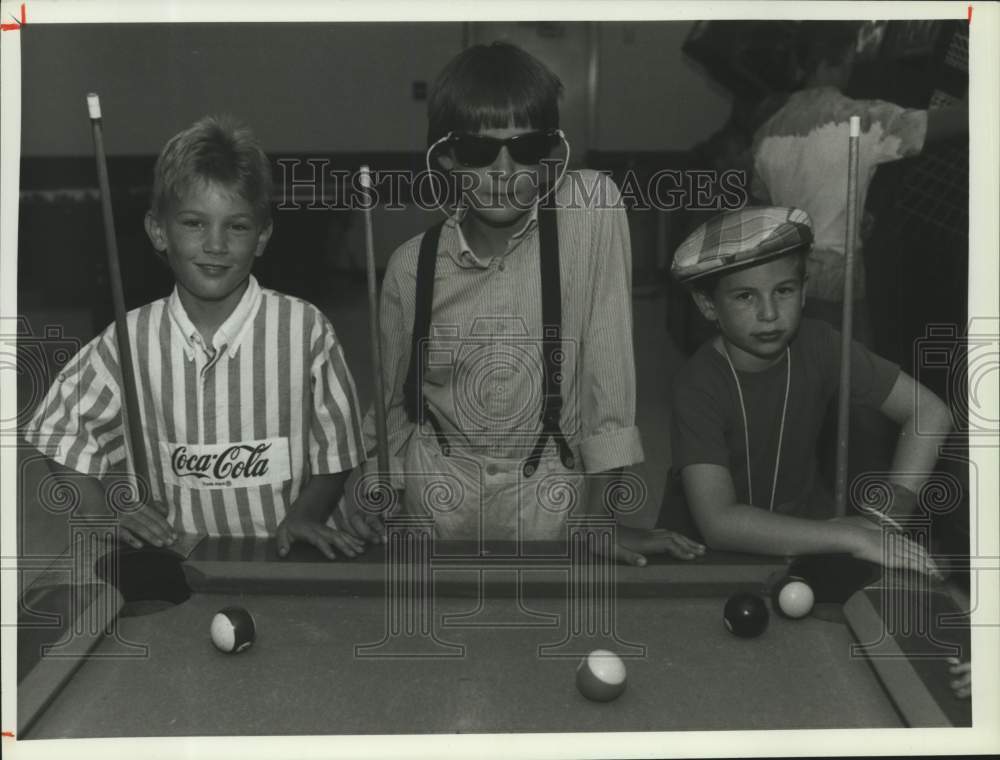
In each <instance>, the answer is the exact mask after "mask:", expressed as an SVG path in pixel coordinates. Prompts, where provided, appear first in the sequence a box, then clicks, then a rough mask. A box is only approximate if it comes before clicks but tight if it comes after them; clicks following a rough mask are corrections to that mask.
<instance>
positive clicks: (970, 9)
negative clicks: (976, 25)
mask: <svg viewBox="0 0 1000 760" xmlns="http://www.w3.org/2000/svg"><path fill="white" fill-rule="evenodd" d="M969 23H970V24H971V23H972V6H971V5H970V6H969Z"/></svg>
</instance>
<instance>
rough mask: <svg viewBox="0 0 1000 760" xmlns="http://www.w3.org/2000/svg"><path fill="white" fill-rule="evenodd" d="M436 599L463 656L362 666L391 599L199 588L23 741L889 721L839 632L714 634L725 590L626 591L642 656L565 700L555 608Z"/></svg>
mask: <svg viewBox="0 0 1000 760" xmlns="http://www.w3.org/2000/svg"><path fill="white" fill-rule="evenodd" d="M438 601H439V606H438V608H437V609H438V614H437V615H435V617H434V628H435V631H436V632H437V635H438V637H439V638H440V639H442V640H446V641H448V642H450V643H453V644H456V645H463V646H464V648H465V649H464V654H463V655H462V656H460V657H453V658H385V659H369V658H365V659H359V658H357V657H356V656H355V645H359V644H366V643H375V642H378V641H380V640H382V639H383V637H384V634H385V628H386V620H387V618H386V608H385V602H384V601H383V600H382V599H380V598H377V597H369V596H357V597H352V596H339V597H334V596H327V597H310V596H290V595H274V596H270V595H245V596H241V595H239V594H211V593H204V594H195V595H194V596H192V598H191V599H189V600H188V601H187V602H184V603H183V604H181V605H179V606H177V607H174V608H172V609H168V610H164V611H160V612H156V613H153V614H149V615H144V616H141V617H128V618H122V619H121V620H120V621H119V631H120V635H121V636H122V637H123V638H125V639H128V640H130V641H133V642H141V643H145V644H148V645H149V655H148V657H147V658H145V659H117V660H116V659H91V660H89V661H87V662H85V663H84V664H83V665H82V667H81V669H80V670H79V671H78V672H77V674H76V675H75V676H74V677H73V679H72V680H71V681H70V683H69V684H68V685H67V686H66V687H65V688H64V689H63V690H62V691H61V692H60V693H59V694H58V695H57V696H56V698H55V700H54V701H53V703H52V704H51V706H50V707H49V709H48V710H47V712H46V714H45V715H43V716H42V718H41V719H40V720H39V722H38V724H37V725H36V726H35V728H34V729H33V731H32V734H31V737H32V738H47V737H89V736H158V735H220V734H250V735H253V734H307V733H308V734H336V733H423V732H474V731H489V732H509V731H626V730H628V731H651V730H682V729H684V730H713V729H756V728H770V729H790V728H835V727H844V728H847V727H850V728H861V727H893V726H899V725H900V718H899V716H898V715H897V713H896V712H895V710H894V708H893V707H892V706H891V703H890V700H889V699H888V698H887V696H886V695H885V694H884V692H883V690H882V688H881V686H880V685H879V683H878V681H877V680H876V678H875V676H874V675H873V673H872V671H871V669H870V667H869V665H868V664H867V663H866V662H865V661H864V660H860V659H853V658H852V657H851V656H850V652H849V649H850V644H851V643H852V642H853V639H852V638H851V635H850V632H849V630H848V628H847V627H846V626H845V625H843V624H838V623H830V622H824V621H820V620H815V619H806V620H801V621H788V620H783V619H780V618H777V617H775V616H772V618H771V623H770V626H769V628H768V630H767V631H766V632H765V633H764V635H763V636H761V637H760V638H757V639H753V640H742V639H737V638H735V637H733V636H732V635H730V634H729V633H727V632H726V630H725V628H724V626H723V624H722V619H721V616H722V606H723V602H724V599H723V598H721V597H720V598H714V597H700V598H699V597H690V598H685V599H659V600H652V599H630V598H624V599H619V600H618V607H617V621H618V622H617V625H616V630H617V633H618V635H619V637H620V638H621V639H623V640H625V641H627V642H629V643H632V644H638V645H644V646H645V655H644V656H643V657H640V658H630V659H628V660H626V665H627V668H628V687H627V689H626V691H625V694H624V695H623V696H622V697H621V698H619V699H618V700H617V701H615V702H612V703H609V704H597V703H591V702H588V701H587V700H586V699H585V698H583V697H582V696H581V695H580V694H579V693H578V692H577V691H576V688H575V684H574V670H575V667H576V664H577V658H576V657H570V658H542V657H539V654H538V648H539V646H540V645H543V644H552V643H558V642H560V641H562V640H563V639H565V637H566V634H567V631H568V625H569V624H568V621H567V618H566V616H565V608H564V604H565V603H564V602H563V603H562V604H561V603H560V601H559V600H557V599H552V598H546V599H541V598H540V599H535V600H528V601H527V602H526V606H527V607H528V608H530V610H531V611H532V612H534V613H538V614H536V615H535V616H534V617H530V616H528V615H526V614H525V613H524V611H523V609H522V608H521V607H519V606H518V602H517V600H515V599H512V598H498V599H488V600H487V601H486V608H485V609H484V610H481V612H480V615H479V617H477V618H474V619H473V620H472V622H476V621H478V622H480V623H484V626H483V627H477V628H470V627H458V626H456V625H455V623H457V622H461V620H456V619H454V618H452V619H449V618H446V617H442V613H444V614H447V613H453V614H461V613H466V612H473V611H475V609H476V607H477V601H476V600H475V599H468V598H466V599H462V598H448V599H439V600H438ZM230 604H241V605H243V606H245V607H246V608H247V609H249V610H250V611H251V612H252V613H253V615H254V617H255V618H256V622H257V628H258V638H257V641H256V643H255V644H254V646H253V647H252V648H251V649H249V650H247V651H246V652H244V653H242V654H239V655H235V656H232V655H224V654H221V653H220V652H218V651H216V650H215V649H214V648H213V646H212V644H211V642H210V640H209V636H208V629H209V623H210V620H211V617H212V615H213V614H214V613H215V612H216V611H217V610H218V609H220V608H221V607H224V606H226V605H230ZM546 612H548V613H552V614H555V615H557V616H559V617H555V618H546V617H544V614H543V613H546ZM464 620H465V622H466V623H468V622H470V620H469V619H468V618H466V619H464ZM512 621H513V622H519V623H521V624H522V625H523V624H524V623H525V622H532V621H533V622H535V623H536V624H538V625H539V627H534V628H531V627H528V628H525V627H516V626H509V625H504V623H510V622H512ZM553 622H554V623H555V624H554V625H552V623H553ZM546 624H548V625H547V627H546ZM114 649H115V647H114V646H112V644H111V642H110V641H107V642H105V644H103V645H102V647H101V648H100V650H99V651H102V650H103V651H105V652H111V651H113V650H114Z"/></svg>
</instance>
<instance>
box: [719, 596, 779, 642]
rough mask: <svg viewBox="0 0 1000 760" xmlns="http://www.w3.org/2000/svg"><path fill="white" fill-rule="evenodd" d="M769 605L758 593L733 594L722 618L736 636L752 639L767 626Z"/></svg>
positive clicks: (727, 627)
mask: <svg viewBox="0 0 1000 760" xmlns="http://www.w3.org/2000/svg"><path fill="white" fill-rule="evenodd" d="M768 617H769V616H768V612H767V605H766V604H765V603H764V600H763V599H761V598H760V597H759V596H757V595H756V594H748V593H739V594H733V595H732V596H731V597H729V600H728V601H727V602H726V606H725V609H724V610H723V615H722V620H723V622H724V623H725V624H726V629H727V630H728V631H729V632H730V633H732V634H735V635H736V636H740V637H742V638H745V639H752V638H753V637H754V636H759V635H760V634H761V633H763V632H764V629H765V628H767V621H768Z"/></svg>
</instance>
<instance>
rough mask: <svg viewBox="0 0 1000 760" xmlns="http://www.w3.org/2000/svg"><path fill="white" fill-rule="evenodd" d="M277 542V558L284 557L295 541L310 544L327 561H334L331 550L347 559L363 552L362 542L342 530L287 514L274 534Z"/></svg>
mask: <svg viewBox="0 0 1000 760" xmlns="http://www.w3.org/2000/svg"><path fill="white" fill-rule="evenodd" d="M276 538H277V541H278V556H281V557H284V556H285V555H286V554H288V550H289V549H290V548H291V547H292V544H293V543H294V542H295V541H302V542H304V543H307V544H312V545H313V546H315V547H316V548H317V549H319V550H320V551H321V552H322V553H323V556H325V557H326V558H327V559H336V558H337V555H336V554H335V553H334V551H333V549H334V547H336V549H337V551H339V552H341V553H342V554H344V555H345V556H348V557H356V556H358V554H360V553H362V552H363V551H364V550H365V545H364V543H363V542H362V541H360V540H359V539H357V538H355V537H354V536H352V535H351V534H350V533H346V532H344V531H342V530H336V529H335V528H330V527H328V526H327V525H325V524H324V523H319V522H316V521H315V520H310V519H309V518H307V517H300V516H299V515H296V514H291V513H290V514H288V515H286V516H285V519H284V520H282V521H281V524H280V525H279V526H278V531H277V534H276Z"/></svg>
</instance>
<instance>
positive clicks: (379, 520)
mask: <svg viewBox="0 0 1000 760" xmlns="http://www.w3.org/2000/svg"><path fill="white" fill-rule="evenodd" d="M356 498H358V499H363V500H365V502H366V505H367V508H366V507H365V506H362V505H360V504H357V503H353V502H351V501H350V500H347V501H345V503H344V505H343V508H342V509H340V510H338V512H337V514H336V517H335V519H336V520H337V523H338V524H339V525H340V526H341V529H342V530H345V531H347V532H348V533H350V534H351V535H352V536H354V537H355V538H360V539H361V540H363V541H367V542H369V543H372V544H384V543H385V542H386V532H385V519H386V518H387V517H390V516H392V515H394V514H397V513H398V511H399V506H400V505H401V504H402V503H403V490H402V489H400V488H394V489H389V488H388V486H381V485H379V486H377V487H375V488H372V489H371V490H370V491H368V492H366V493H358V494H357V496H356ZM386 499H389V502H388V503H386Z"/></svg>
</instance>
